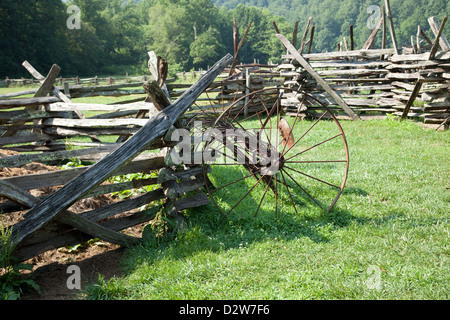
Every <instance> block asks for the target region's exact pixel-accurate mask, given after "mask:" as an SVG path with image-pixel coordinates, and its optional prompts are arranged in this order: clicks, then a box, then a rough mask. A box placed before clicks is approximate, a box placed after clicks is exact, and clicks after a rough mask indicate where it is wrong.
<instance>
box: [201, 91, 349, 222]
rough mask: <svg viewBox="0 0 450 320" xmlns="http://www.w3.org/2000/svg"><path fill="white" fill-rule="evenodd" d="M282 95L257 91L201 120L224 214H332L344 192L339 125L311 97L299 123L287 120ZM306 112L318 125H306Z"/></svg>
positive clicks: (208, 166) (212, 187)
mask: <svg viewBox="0 0 450 320" xmlns="http://www.w3.org/2000/svg"><path fill="white" fill-rule="evenodd" d="M283 91H284V89H263V90H260V91H256V92H252V93H250V94H248V95H245V96H242V97H240V98H239V99H236V100H235V101H233V102H232V103H231V104H229V105H228V106H227V107H223V108H221V110H220V112H216V113H204V114H203V115H200V116H199V117H197V119H196V120H198V121H205V122H206V123H203V128H207V129H206V130H205V129H204V130H203V132H202V134H203V144H202V148H201V151H202V154H203V165H204V176H205V179H206V180H207V181H208V183H207V185H206V188H207V191H208V194H209V197H210V199H211V200H212V202H214V204H215V205H216V206H217V208H218V209H219V210H220V212H222V213H223V214H225V215H228V214H230V213H231V212H240V211H243V212H244V211H245V212H248V211H249V210H250V211H251V212H253V213H254V215H255V216H256V215H257V214H258V213H259V212H261V211H265V212H270V211H272V212H276V214H277V215H278V213H279V212H280V211H289V210H291V211H292V212H294V211H295V212H296V213H299V212H300V210H302V209H306V210H310V209H311V207H318V208H320V210H321V211H328V212H329V211H330V210H332V208H333V207H334V206H335V204H336V202H337V201H338V199H339V197H340V196H341V194H342V191H343V190H344V186H345V183H346V180H347V174H348V167H349V153H348V146H347V141H346V137H345V134H344V131H343V129H342V127H341V125H340V124H339V122H338V120H337V119H336V117H335V116H334V115H333V114H332V112H331V111H330V109H329V108H328V107H327V106H325V105H324V104H323V103H321V102H320V101H318V100H317V99H315V98H314V97H312V96H311V95H309V94H306V93H302V94H301V95H300V103H301V105H302V108H298V110H297V111H296V114H295V116H294V117H291V116H288V115H286V114H285V112H284V111H283V108H282V107H281V103H280V101H281V98H282V96H283ZM303 107H306V108H308V109H309V110H308V111H309V112H311V111H312V112H314V113H315V115H316V118H314V119H313V120H305V119H302V110H304V109H303Z"/></svg>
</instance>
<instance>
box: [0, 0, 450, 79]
mask: <svg viewBox="0 0 450 320" xmlns="http://www.w3.org/2000/svg"><path fill="white" fill-rule="evenodd" d="M383 4H384V1H382V0H376V1H374V0H340V1H336V0H275V1H267V0H125V1H124V0H66V1H61V0H39V1H36V0H21V1H14V0H2V5H1V7H0V21H2V23H1V24H0V66H1V68H0V77H5V76H9V77H20V76H27V77H28V76H29V75H28V74H27V72H26V71H25V69H24V68H23V67H22V66H21V64H22V62H23V61H24V60H28V61H29V62H30V63H31V64H32V65H33V66H35V67H36V68H37V70H40V71H41V72H42V73H45V72H47V71H48V70H49V68H50V67H51V65H52V64H54V63H56V64H58V65H59V66H60V67H61V68H62V75H64V76H74V75H79V76H91V75H94V74H98V75H108V74H125V73H127V72H128V73H130V74H136V73H148V69H147V67H146V66H147V60H148V56H147V51H149V50H154V51H155V52H156V53H157V54H158V55H161V56H162V57H163V58H164V59H166V60H167V61H168V62H169V66H170V72H171V74H174V73H176V72H181V71H189V70H191V69H192V68H196V69H198V68H203V69H206V68H207V67H208V66H210V65H212V64H213V63H214V62H215V61H217V60H218V59H219V58H220V57H222V56H223V55H225V54H226V53H228V52H230V53H233V36H232V34H233V19H236V22H237V26H238V29H239V35H240V37H242V35H243V34H244V32H245V30H246V28H247V26H248V24H249V23H250V21H252V22H253V24H252V28H251V31H250V33H249V34H248V36H247V39H246V42H245V44H244V46H243V48H242V50H241V54H240V60H241V61H243V62H253V60H254V59H258V60H259V61H260V62H261V63H266V62H268V61H273V62H279V61H280V58H281V55H282V53H283V52H284V49H283V47H282V45H281V44H280V43H279V41H278V40H277V38H276V37H275V32H274V29H273V26H272V21H276V23H277V25H278V27H279V29H280V30H281V32H283V33H284V34H286V35H287V36H288V37H289V38H291V37H292V29H293V26H294V23H295V21H299V22H300V28H299V37H301V34H302V33H303V28H304V26H305V25H306V22H307V20H308V18H309V17H312V18H313V24H314V25H315V26H316V33H315V37H314V43H313V52H324V51H333V50H335V48H336V44H337V43H338V42H339V41H341V40H342V37H344V36H348V35H349V28H350V25H353V26H354V30H355V32H354V34H355V44H356V45H355V46H356V48H360V47H361V46H362V45H363V43H364V42H365V41H366V39H367V38H368V36H369V34H370V32H371V30H370V29H369V28H368V27H367V20H368V19H369V17H370V13H368V12H367V8H368V7H369V6H370V5H379V6H381V5H383ZM70 5H76V6H78V7H79V9H80V22H81V23H80V29H69V28H68V27H67V20H68V19H70V17H71V16H72V12H68V10H67V8H68V7H69V6H70ZM391 9H392V12H393V15H394V23H395V27H396V33H397V37H398V42H399V45H403V44H406V43H409V41H410V40H409V39H410V36H411V35H412V34H414V35H415V34H416V32H417V25H418V24H420V25H421V27H422V28H423V29H424V30H425V31H426V32H427V33H428V34H429V36H431V32H430V31H429V26H428V23H427V18H428V17H430V16H433V15H436V16H438V18H439V20H440V21H442V18H443V16H444V15H445V14H446V13H448V12H450V1H442V0H428V1H425V0H391ZM449 30H450V26H449V25H447V27H446V30H445V32H446V34H450V33H449ZM379 41H380V40H379V39H378V42H376V44H375V46H376V47H379ZM388 44H390V43H389V42H388Z"/></svg>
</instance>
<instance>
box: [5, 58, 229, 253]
mask: <svg viewBox="0 0 450 320" xmlns="http://www.w3.org/2000/svg"><path fill="white" fill-rule="evenodd" d="M232 58H233V57H232V56H231V55H230V54H228V55H226V56H225V57H223V58H222V59H221V60H220V61H218V62H217V63H216V64H215V65H214V66H213V67H212V68H211V69H210V70H209V71H208V72H207V73H206V74H205V75H204V76H203V77H202V78H201V79H200V80H199V81H198V82H197V83H196V84H194V85H193V86H192V87H191V89H190V90H189V91H187V92H186V93H185V94H183V95H182V96H181V97H180V98H179V99H178V100H177V101H175V102H174V103H173V104H171V105H170V106H169V107H168V108H166V109H165V110H164V111H163V112H161V113H159V114H157V115H156V116H155V117H153V118H151V119H150V120H149V121H148V122H147V124H146V125H145V126H144V127H143V128H142V129H141V130H139V131H138V132H137V133H136V134H135V135H134V136H133V137H131V138H130V139H129V140H128V141H127V142H125V143H124V144H123V145H121V146H120V147H119V148H117V149H116V150H115V151H113V152H112V153H110V154H108V155H107V156H106V157H104V158H103V159H102V160H100V161H99V162H97V163H96V164H95V165H93V166H92V167H91V168H89V169H88V170H86V171H85V172H84V173H82V174H80V175H79V176H78V177H76V178H75V179H73V180H72V181H70V182H69V183H68V184H66V185H65V186H64V187H63V188H61V189H60V190H58V191H57V192H55V193H53V194H52V195H50V196H49V197H47V198H46V199H45V200H44V201H42V202H41V203H40V204H38V205H36V206H34V207H33V208H32V209H30V210H29V211H28V216H29V217H28V218H27V219H25V220H23V221H21V222H19V223H18V224H16V225H15V226H14V228H13V230H12V237H11V238H12V239H13V240H12V245H17V244H20V243H21V242H22V241H23V240H24V239H25V238H26V237H27V236H28V235H30V234H31V233H33V232H35V231H36V230H38V229H40V228H41V227H42V226H44V225H45V224H46V223H48V222H49V221H50V220H52V219H54V218H55V217H57V216H58V215H59V214H61V213H62V212H64V211H65V210H67V208H69V207H70V206H71V205H72V204H73V203H75V201H77V200H78V199H80V198H81V197H83V195H85V194H87V193H88V192H89V191H90V190H91V189H92V188H94V187H96V186H98V185H99V184H100V183H102V182H103V181H104V180H105V179H107V177H108V176H109V175H110V174H111V173H112V172H114V171H115V170H117V168H119V167H121V166H123V165H124V164H126V163H128V162H130V161H131V160H132V159H133V158H135V157H136V156H137V155H138V154H139V153H140V152H141V151H142V150H144V149H146V148H147V147H148V146H149V145H151V144H152V143H153V141H154V140H156V139H157V138H159V137H162V136H164V135H165V133H166V132H167V131H168V130H169V129H170V127H171V126H172V125H173V124H174V123H175V122H176V121H177V120H178V119H179V118H180V117H181V116H182V115H183V114H184V113H185V112H186V111H187V110H188V109H189V107H190V106H191V105H192V104H193V103H194V102H195V100H196V99H197V98H198V97H199V96H200V95H201V94H202V93H203V91H204V90H206V88H207V87H208V86H209V85H210V83H211V82H212V81H214V79H215V78H216V77H217V76H218V75H219V74H220V73H221V72H222V71H223V70H224V68H225V67H226V66H228V65H229V63H230V62H231V61H232Z"/></svg>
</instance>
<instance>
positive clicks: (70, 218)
mask: <svg viewBox="0 0 450 320" xmlns="http://www.w3.org/2000/svg"><path fill="white" fill-rule="evenodd" d="M0 195H2V196H5V197H7V198H9V199H11V200H13V201H15V202H18V203H20V204H22V205H26V206H27V207H30V208H31V207H33V206H35V205H38V204H39V203H41V200H40V199H38V198H35V197H33V196H32V195H31V194H29V193H28V192H26V191H25V190H23V189H20V188H18V187H16V186H14V185H12V184H8V183H4V182H1V181H0ZM58 221H60V222H62V223H64V224H68V225H70V226H71V227H74V228H76V229H77V230H79V231H81V232H84V233H87V234H89V235H91V236H93V237H96V238H99V239H101V240H105V241H108V242H111V243H115V244H119V245H123V246H127V245H133V244H136V243H137V242H138V241H139V239H138V238H135V237H131V236H128V235H125V234H120V233H118V232H115V231H113V230H110V229H108V228H105V227H104V226H101V225H99V224H97V223H95V222H92V221H89V220H87V219H86V218H83V217H82V216H81V215H77V214H75V213H73V212H70V211H66V212H64V214H62V215H60V216H59V217H58Z"/></svg>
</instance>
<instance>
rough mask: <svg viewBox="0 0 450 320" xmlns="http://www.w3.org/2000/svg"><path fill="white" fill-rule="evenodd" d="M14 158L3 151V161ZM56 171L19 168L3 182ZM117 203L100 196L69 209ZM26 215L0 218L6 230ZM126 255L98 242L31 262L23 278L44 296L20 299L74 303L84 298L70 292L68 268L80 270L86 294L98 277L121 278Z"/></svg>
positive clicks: (4, 172)
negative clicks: (12, 178)
mask: <svg viewBox="0 0 450 320" xmlns="http://www.w3.org/2000/svg"><path fill="white" fill-rule="evenodd" d="M15 154H17V153H15V152H13V151H7V150H3V149H0V158H1V157H7V156H11V155H15ZM56 170H60V168H59V167H55V166H48V165H45V164H41V163H30V164H27V165H24V166H21V167H17V168H0V179H1V178H7V177H13V176H22V175H29V174H36V173H43V172H48V171H56ZM60 187H61V186H55V187H48V188H42V189H36V190H30V194H32V195H33V196H35V197H40V196H45V195H49V194H51V193H53V192H55V191H57V190H58V189H59V188H60ZM5 201H8V200H7V199H5V198H2V197H0V203H2V202H5ZM115 201H118V200H117V199H115V198H113V197H111V196H110V195H101V196H96V197H93V198H88V199H83V200H80V201H78V202H76V203H75V204H74V205H73V206H72V207H70V208H69V209H70V210H71V211H73V212H75V213H81V212H84V211H87V210H93V209H95V208H98V207H101V206H104V205H105V204H108V203H113V202H115ZM25 212H26V211H21V212H13V213H7V214H1V215H0V219H1V220H0V221H1V222H2V224H3V225H4V226H12V225H14V224H16V223H18V222H19V221H21V220H22V219H23V214H24V213H25ZM144 226H145V224H142V225H139V226H135V227H133V228H129V229H127V230H126V233H127V234H131V235H135V236H139V235H140V234H141V233H142V230H143V228H144ZM124 251H125V249H124V248H120V247H119V246H117V245H114V244H111V243H104V242H102V241H99V242H97V243H94V244H81V247H80V248H78V249H77V250H75V251H73V252H71V250H70V249H69V248H58V249H54V250H50V251H47V252H45V253H42V254H40V255H38V256H36V257H34V258H32V259H29V260H27V261H25V262H24V263H26V264H31V265H32V266H33V270H32V272H31V274H30V272H24V276H26V277H31V279H32V280H34V282H35V283H36V284H37V285H38V286H39V287H40V289H41V293H37V292H35V291H29V292H28V291H26V292H24V294H23V295H22V297H21V299H22V300H73V299H80V298H83V297H82V296H81V295H80V293H81V291H79V290H69V289H68V288H67V279H68V278H69V277H70V275H71V274H68V273H67V268H68V267H69V266H71V265H77V266H79V267H80V270H81V274H82V286H81V289H82V290H83V289H84V288H85V287H86V286H87V285H88V284H91V283H95V282H97V280H98V276H99V274H101V275H103V277H104V279H106V280H107V279H110V278H111V277H114V276H120V275H121V270H120V265H119V264H120V259H121V258H122V255H123V254H124Z"/></svg>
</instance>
